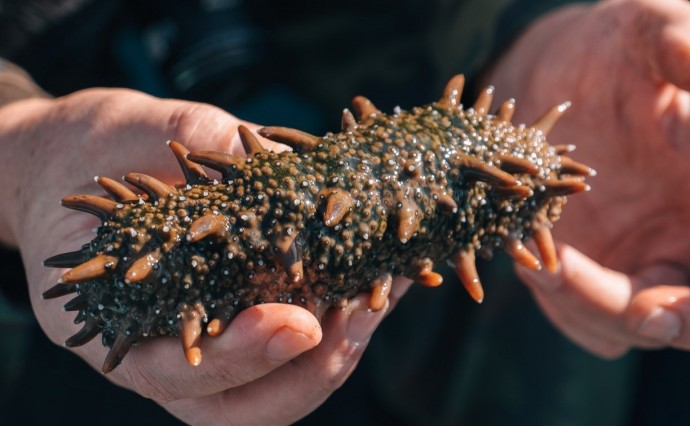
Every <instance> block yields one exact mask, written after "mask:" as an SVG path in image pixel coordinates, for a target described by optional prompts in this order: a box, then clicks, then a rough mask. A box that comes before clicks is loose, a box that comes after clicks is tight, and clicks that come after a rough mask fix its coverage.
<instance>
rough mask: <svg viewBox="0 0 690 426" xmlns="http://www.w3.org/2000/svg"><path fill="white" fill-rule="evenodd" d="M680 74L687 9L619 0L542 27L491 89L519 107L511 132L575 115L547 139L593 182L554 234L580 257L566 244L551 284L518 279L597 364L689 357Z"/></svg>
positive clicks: (508, 58) (683, 77)
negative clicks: (562, 109)
mask: <svg viewBox="0 0 690 426" xmlns="http://www.w3.org/2000/svg"><path fill="white" fill-rule="evenodd" d="M689 71H690V4H688V3H687V2H683V1H679V0H678V1H676V0H664V1H659V0H628V1H625V0H615V1H606V2H601V3H598V4H595V5H587V6H582V5H579V6H569V7H565V8H562V9H559V10H557V11H555V12H552V13H551V14H549V15H547V16H545V17H543V18H542V19H540V20H539V21H537V22H536V23H535V24H534V25H532V26H531V27H530V28H529V29H528V31H527V32H526V33H525V34H524V35H523V36H522V37H521V38H520V39H519V40H518V41H517V43H516V44H515V45H514V46H513V47H512V48H511V49H510V50H509V52H507V53H506V54H505V56H504V57H503V58H502V60H501V61H500V62H499V63H498V64H497V66H496V67H495V69H494V70H493V72H492V75H491V76H490V77H489V80H490V81H491V82H492V83H494V84H495V85H496V89H497V93H498V95H499V97H500V96H504V97H515V98H516V99H517V108H516V117H515V121H518V122H521V121H525V120H528V119H534V117H536V116H538V115H539V114H540V113H542V112H544V111H546V110H547V109H548V108H549V107H550V106H552V105H555V104H558V103H560V102H562V101H564V100H571V101H572V103H573V106H572V108H571V109H570V110H569V111H568V112H566V114H565V115H564V116H563V118H561V120H560V121H559V122H558V123H557V125H556V126H555V128H554V129H553V131H552V132H551V133H550V134H549V140H550V141H551V142H552V143H554V144H574V145H577V151H576V152H574V153H573V154H572V156H573V157H575V158H576V159H577V160H578V161H581V162H584V163H586V164H588V165H590V166H592V167H594V168H595V169H596V170H597V171H598V175H597V176H596V177H595V178H590V179H589V180H588V182H589V183H590V184H591V185H592V188H593V190H592V191H591V192H589V193H586V194H578V195H575V196H573V197H572V199H571V200H569V203H568V206H567V207H566V208H565V210H564V215H563V218H562V220H561V221H560V222H558V223H557V224H556V226H555V236H556V238H557V239H559V240H560V241H563V242H567V243H568V244H569V245H571V246H572V247H576V248H577V249H578V250H580V251H581V252H578V251H576V250H575V249H573V248H572V247H569V246H561V247H560V249H559V254H560V260H561V269H560V270H559V272H558V273H556V274H549V273H548V272H546V271H542V272H536V273H535V272H529V271H526V270H524V269H523V268H519V271H518V272H519V274H520V276H521V277H522V278H523V280H524V281H525V282H526V283H527V284H528V285H529V286H530V288H531V289H532V290H533V292H534V294H535V297H536V298H537V300H538V301H539V303H540V305H541V306H542V308H543V310H544V312H545V313H546V314H547V315H548V316H549V318H550V319H551V320H552V321H553V322H554V324H555V325H556V326H557V327H559V328H560V329H561V330H562V331H563V332H564V333H565V334H567V335H568V336H570V337H571V338H572V339H573V340H574V341H576V342H578V343H579V344H581V345H582V346H583V347H585V348H587V349H588V350H590V351H592V352H594V353H596V354H599V355H601V356H605V357H616V356H619V355H621V354H623V353H625V352H626V351H627V350H628V349H630V348H632V347H659V346H666V345H670V346H674V347H679V348H685V349H690V301H689V297H690V292H689V291H688V288H687V284H688V277H689V275H688V270H689V266H690V198H689V196H688V194H690V144H689V143H688V136H690V93H689V92H688V91H689V90H690V72H689ZM528 124H529V123H528ZM583 253H584V254H583ZM591 259H594V260H596V261H593V260H591Z"/></svg>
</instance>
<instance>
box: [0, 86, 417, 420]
mask: <svg viewBox="0 0 690 426" xmlns="http://www.w3.org/2000/svg"><path fill="white" fill-rule="evenodd" d="M0 114H1V116H2V120H1V121H0V146H2V148H3V155H2V156H0V163H1V164H0V170H1V171H0V173H1V174H2V181H3V185H2V188H1V189H0V241H2V242H4V243H6V244H10V245H14V246H16V247H18V248H19V250H20V251H21V254H22V257H23V260H24V264H25V267H26V271H27V278H28V282H29V286H30V288H29V291H30V295H31V300H32V304H33V307H34V311H35V313H36V316H37V318H38V320H39V322H40V324H41V327H42V328H43V330H44V331H45V332H46V334H47V335H48V336H49V337H50V339H51V340H52V341H54V342H55V343H57V344H62V343H63V342H64V341H65V339H66V338H67V337H69V336H71V335H73V334H74V333H75V332H77V331H78V330H79V329H80V328H81V325H75V324H74V323H73V321H72V320H73V317H74V313H71V312H62V310H61V307H62V305H63V304H64V302H65V301H66V300H69V299H65V300H63V299H58V300H42V299H41V293H43V292H44V291H45V290H46V289H48V288H49V287H51V286H53V285H54V284H55V283H56V282H57V280H58V278H59V277H60V275H61V274H62V273H63V272H64V270H60V269H50V268H45V267H43V266H42V261H43V260H44V259H46V258H47V257H49V256H51V255H54V254H56V253H63V252H69V251H73V250H75V249H77V248H79V247H80V246H81V245H82V244H83V243H85V242H88V241H90V240H91V238H93V234H92V232H91V231H90V229H92V228H93V227H95V226H97V225H99V222H98V220H97V219H96V218H95V217H92V216H90V215H87V214H84V213H81V212H75V211H73V210H68V209H65V208H62V207H60V205H59V200H60V199H62V198H63V197H65V196H66V195H71V194H94V193H98V192H99V187H98V186H97V185H96V184H95V183H94V181H93V177H94V176H95V175H100V176H109V177H113V178H119V177H120V176H123V175H124V174H126V173H128V172H131V171H137V172H143V173H147V174H150V175H152V176H156V177H157V178H159V179H161V180H164V181H166V182H170V183H175V182H177V183H179V182H180V181H182V173H181V172H180V169H179V167H178V165H177V162H176V160H175V157H174V156H173V155H172V153H171V152H170V151H169V149H168V147H167V146H166V144H165V141H166V140H169V139H173V140H178V141H182V142H184V143H185V144H186V145H187V146H188V147H189V149H190V150H192V151H195V150H217V151H226V152H232V153H235V154H243V150H242V145H241V144H240V142H239V139H238V137H237V127H238V125H239V124H245V125H247V126H249V127H250V128H256V126H252V125H251V124H249V123H242V122H241V121H240V120H238V119H237V118H235V117H233V116H231V115H229V114H227V113H225V112H223V111H221V110H219V109H217V108H213V107H211V106H208V105H204V104H196V103H190V102H183V101H174V100H161V99H156V98H153V97H150V96H146V95H143V94H141V93H138V92H133V91H128V90H104V89H92V90H87V91H83V92H78V93H75V94H73V95H70V96H67V97H64V98H58V99H30V100H25V101H20V102H17V103H14V104H11V105H9V106H6V107H4V108H3V109H1V110H0ZM263 143H264V144H265V146H266V147H268V148H269V149H276V148H277V147H276V146H275V145H273V144H271V142H268V141H263ZM405 288H406V284H402V285H397V283H396V284H395V285H394V289H393V293H392V295H391V299H390V302H391V303H390V304H387V305H386V306H385V307H384V309H382V310H381V311H379V312H369V311H368V309H367V308H368V304H367V303H364V302H363V301H362V300H360V299H356V300H355V301H354V302H352V303H350V305H349V306H348V309H347V310H331V311H329V312H327V313H326V315H325V316H324V318H323V322H322V323H321V324H319V322H318V321H317V319H316V318H315V317H314V316H313V315H311V314H310V313H309V312H307V311H306V310H304V309H302V308H299V307H296V306H291V305H283V304H265V305H260V306H255V307H252V308H250V309H247V310H245V311H243V312H242V313H240V315H238V317H237V318H236V319H235V320H234V321H233V322H232V323H231V324H230V326H229V327H228V329H227V330H225V332H224V333H222V334H221V335H220V336H218V337H215V338H211V337H209V338H205V339H203V341H202V344H201V345H202V350H203V353H204V358H203V362H202V363H201V365H200V366H198V367H192V366H190V365H189V364H187V362H186V361H185V357H184V355H183V353H182V348H181V347H180V343H179V339H177V338H157V339H153V340H152V341H144V342H142V343H141V344H139V345H138V346H137V347H136V348H134V349H133V350H131V351H130V352H129V354H128V355H127V356H126V357H125V359H124V361H123V363H122V365H120V366H119V367H118V368H117V369H115V370H114V371H113V372H112V373H110V374H108V375H107V376H106V377H108V378H109V379H110V380H112V381H113V382H115V383H117V384H119V385H121V386H124V387H126V388H129V389H132V390H134V391H135V392H138V393H139V394H141V395H143V396H146V397H149V398H152V399H154V400H156V401H157V402H159V403H161V404H162V405H163V406H164V407H165V408H166V409H168V410H169V411H170V412H172V413H173V414H174V415H176V416H177V417H179V418H180V419H182V420H184V421H186V422H189V423H194V424H214V423H224V424H229V423H231V424H236V425H241V424H248V423H251V424H270V425H275V424H288V423H292V422H294V421H296V420H297V419H299V418H301V417H303V416H304V415H306V414H307V413H309V412H311V411H312V410H313V409H314V408H316V407H317V406H318V405H319V404H320V403H321V402H323V401H324V400H325V399H326V398H327V397H328V395H330V393H331V392H333V391H334V390H335V389H336V388H337V387H338V386H340V384H341V383H342V382H343V381H344V380H345V378H347V377H348V375H349V374H350V372H351V371H352V369H353V368H354V366H355V365H356V363H357V361H358V359H359V357H360V356H361V354H362V352H363V350H364V348H365V346H366V344H367V342H368V340H369V338H370V336H371V334H372V333H373V331H374V329H375V328H376V326H377V325H378V323H379V322H380V320H381V319H382V318H383V316H384V315H385V313H386V312H387V311H388V310H389V309H390V307H391V306H392V305H393V304H394V302H395V300H396V299H397V298H398V297H399V296H400V295H401V294H402V292H403V291H404V289H405ZM73 350H74V352H75V353H77V354H78V355H79V356H80V357H82V358H83V359H84V360H86V361H87V362H88V363H89V364H91V365H92V366H94V367H95V368H97V369H100V366H101V364H102V363H103V360H104V359H105V356H106V353H107V349H106V348H104V347H103V346H102V345H101V342H100V338H96V339H94V340H92V341H91V342H89V343H87V344H86V345H84V346H81V347H77V348H74V349H73Z"/></svg>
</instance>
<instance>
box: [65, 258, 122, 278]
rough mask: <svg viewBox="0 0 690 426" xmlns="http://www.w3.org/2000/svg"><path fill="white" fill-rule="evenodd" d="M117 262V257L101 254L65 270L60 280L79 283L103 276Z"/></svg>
mask: <svg viewBox="0 0 690 426" xmlns="http://www.w3.org/2000/svg"><path fill="white" fill-rule="evenodd" d="M117 262H118V258H117V257H114V256H106V255H104V254H99V255H98V256H96V257H94V258H93V259H91V260H88V261H86V262H84V263H82V264H80V265H77V266H75V267H74V268H72V269H70V270H69V271H67V272H65V273H64V274H63V275H62V278H60V282H61V283H65V284H70V283H79V282H83V281H88V280H92V279H95V278H99V277H102V276H103V275H105V274H106V273H107V272H108V271H111V270H112V269H113V268H114V267H115V266H116V265H117Z"/></svg>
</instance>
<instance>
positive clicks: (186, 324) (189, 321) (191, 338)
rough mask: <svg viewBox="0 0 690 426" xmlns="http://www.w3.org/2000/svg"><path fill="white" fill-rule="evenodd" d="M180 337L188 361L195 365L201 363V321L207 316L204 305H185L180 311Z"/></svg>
mask: <svg viewBox="0 0 690 426" xmlns="http://www.w3.org/2000/svg"><path fill="white" fill-rule="evenodd" d="M180 316H181V317H182V318H181V322H180V328H181V330H180V337H181V340H182V349H183V350H184V354H185V357H186V358H187V362H189V363H190V364H191V365H193V366H195V367H196V366H198V365H199V364H201V348H200V347H199V344H200V343H201V323H202V321H203V320H204V317H205V316H206V312H205V310H204V307H203V306H202V305H201V304H199V303H197V304H195V305H194V306H187V307H185V308H184V309H183V310H182V312H180Z"/></svg>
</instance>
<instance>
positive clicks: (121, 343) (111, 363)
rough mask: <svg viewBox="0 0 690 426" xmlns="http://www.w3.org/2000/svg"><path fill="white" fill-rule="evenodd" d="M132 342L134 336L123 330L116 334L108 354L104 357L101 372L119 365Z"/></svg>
mask: <svg viewBox="0 0 690 426" xmlns="http://www.w3.org/2000/svg"><path fill="white" fill-rule="evenodd" d="M133 343H134V337H133V335H131V334H130V335H127V334H126V333H124V332H120V333H119V334H118V335H117V337H116V338H115V342H114V343H113V346H112V347H111V348H110V351H109V352H108V355H107V356H106V357H105V362H104V363H103V367H101V371H102V372H103V374H107V373H110V372H111V371H113V369H115V367H117V366H118V365H120V363H121V362H122V359H123V358H124V357H125V355H127V352H129V350H130V349H132V344H133Z"/></svg>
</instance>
